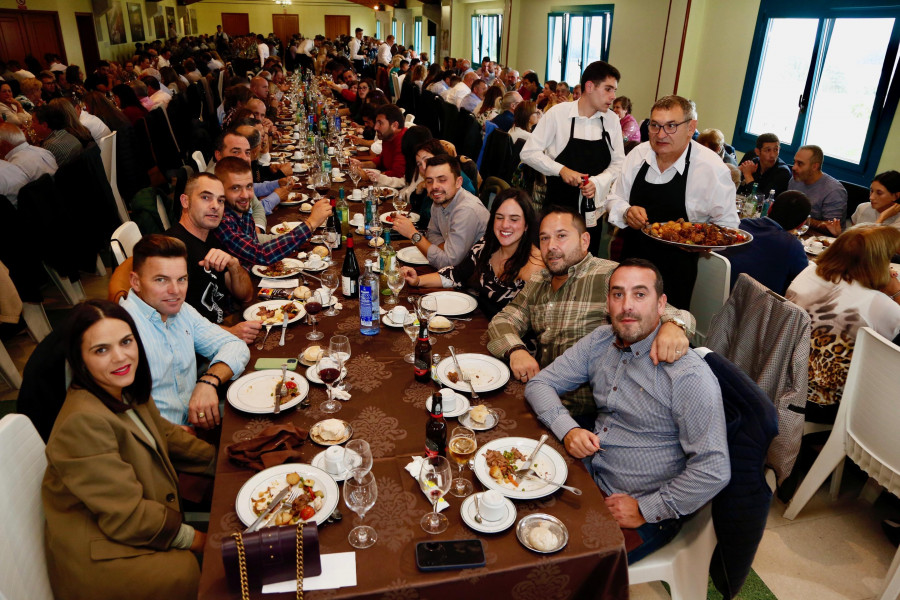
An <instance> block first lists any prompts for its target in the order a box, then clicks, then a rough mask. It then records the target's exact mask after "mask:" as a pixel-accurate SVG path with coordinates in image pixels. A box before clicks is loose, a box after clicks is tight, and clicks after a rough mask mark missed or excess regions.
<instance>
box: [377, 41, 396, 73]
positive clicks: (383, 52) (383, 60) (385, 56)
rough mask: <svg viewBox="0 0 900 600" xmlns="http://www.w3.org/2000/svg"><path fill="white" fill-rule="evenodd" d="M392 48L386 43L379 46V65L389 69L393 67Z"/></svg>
mask: <svg viewBox="0 0 900 600" xmlns="http://www.w3.org/2000/svg"><path fill="white" fill-rule="evenodd" d="M391 58H393V57H392V56H391V47H390V46H388V45H387V44H386V43H385V44H381V45H380V46H378V64H379V65H382V66H385V67H387V68H390V67H391Z"/></svg>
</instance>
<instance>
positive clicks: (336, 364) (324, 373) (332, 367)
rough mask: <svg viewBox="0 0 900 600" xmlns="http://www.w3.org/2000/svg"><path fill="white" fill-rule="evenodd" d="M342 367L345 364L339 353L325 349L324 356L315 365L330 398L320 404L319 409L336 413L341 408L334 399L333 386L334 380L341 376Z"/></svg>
mask: <svg viewBox="0 0 900 600" xmlns="http://www.w3.org/2000/svg"><path fill="white" fill-rule="evenodd" d="M342 367H343V364H342V363H341V360H340V357H339V356H338V355H337V353H332V352H331V350H330V349H329V350H323V352H322V357H321V358H320V359H319V362H317V363H316V366H315V367H314V368H315V369H316V374H317V375H318V376H319V379H321V380H322V383H324V384H325V389H326V393H327V394H328V400H326V401H325V402H323V403H322V404H321V406H319V410H321V411H322V412H323V413H336V412H337V411H339V410H341V405H340V403H339V402H337V401H336V400H335V399H334V395H333V394H332V391H331V388H332V386H333V385H334V382H335V381H337V380H338V379H339V378H340V376H341V368H342Z"/></svg>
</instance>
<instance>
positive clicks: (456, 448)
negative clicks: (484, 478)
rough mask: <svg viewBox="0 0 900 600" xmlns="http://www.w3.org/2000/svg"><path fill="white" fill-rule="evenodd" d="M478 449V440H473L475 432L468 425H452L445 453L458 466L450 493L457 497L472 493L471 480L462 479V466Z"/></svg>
mask: <svg viewBox="0 0 900 600" xmlns="http://www.w3.org/2000/svg"><path fill="white" fill-rule="evenodd" d="M477 449H478V442H477V441H475V432H474V431H472V430H471V429H469V428H468V427H454V428H453V431H452V432H451V433H450V443H449V444H447V453H448V454H449V455H450V458H452V459H453V462H455V463H456V465H457V467H459V476H458V477H457V478H456V479H454V480H453V487H452V488H451V490H450V493H451V494H453V495H454V496H457V497H459V498H463V497H465V496H468V495H469V494H471V493H472V491H473V489H474V488H473V487H472V482H471V481H469V480H468V479H463V476H462V474H463V466H464V465H466V464H468V462H469V460H470V459H471V458H472V457H473V456H475V450H477Z"/></svg>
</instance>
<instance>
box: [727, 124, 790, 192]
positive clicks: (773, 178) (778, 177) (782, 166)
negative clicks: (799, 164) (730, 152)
mask: <svg viewBox="0 0 900 600" xmlns="http://www.w3.org/2000/svg"><path fill="white" fill-rule="evenodd" d="M780 149H781V142H780V141H779V140H778V136H777V135H775V134H774V133H764V134H762V135H760V136H759V137H758V138H756V156H755V157H752V158H750V159H749V160H745V161H744V162H742V163H741V164H740V165H738V168H739V169H740V170H741V176H742V181H741V186H740V187H739V188H738V194H749V193H750V191H751V190H752V189H753V184H754V183H755V184H756V191H757V193H759V194H768V193H769V190H775V195H776V196H778V195H779V194H781V192H784V191H786V190H787V188H788V183H789V182H790V181H791V168H790V167H789V166H787V163H785V162H784V161H783V160H781V159H780V158H779V157H778V152H779V150H780Z"/></svg>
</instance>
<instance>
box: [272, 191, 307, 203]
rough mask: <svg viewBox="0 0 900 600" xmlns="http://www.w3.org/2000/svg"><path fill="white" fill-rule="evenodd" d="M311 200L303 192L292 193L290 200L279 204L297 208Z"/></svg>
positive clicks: (289, 196) (289, 195)
mask: <svg viewBox="0 0 900 600" xmlns="http://www.w3.org/2000/svg"><path fill="white" fill-rule="evenodd" d="M307 200H309V195H308V194H304V193H301V192H290V193H289V194H288V199H287V200H283V201H281V202H279V206H297V205H298V204H303V203H304V202H306V201H307Z"/></svg>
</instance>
